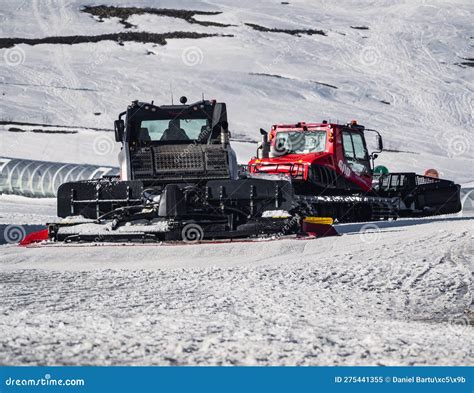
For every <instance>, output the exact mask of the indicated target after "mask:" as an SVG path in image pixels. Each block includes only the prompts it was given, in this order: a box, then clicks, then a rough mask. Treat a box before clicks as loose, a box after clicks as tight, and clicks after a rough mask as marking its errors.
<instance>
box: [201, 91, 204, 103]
mask: <svg viewBox="0 0 474 393" xmlns="http://www.w3.org/2000/svg"><path fill="white" fill-rule="evenodd" d="M201 95H202V100H203V101H204V92H202V93H201Z"/></svg>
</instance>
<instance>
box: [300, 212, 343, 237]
mask: <svg viewBox="0 0 474 393" xmlns="http://www.w3.org/2000/svg"><path fill="white" fill-rule="evenodd" d="M333 223H334V220H333V219H332V218H331V217H306V218H305V219H304V220H303V225H302V230H303V232H304V233H306V234H307V235H309V236H315V237H327V236H339V233H337V231H336V228H334V227H333V226H332V224H333Z"/></svg>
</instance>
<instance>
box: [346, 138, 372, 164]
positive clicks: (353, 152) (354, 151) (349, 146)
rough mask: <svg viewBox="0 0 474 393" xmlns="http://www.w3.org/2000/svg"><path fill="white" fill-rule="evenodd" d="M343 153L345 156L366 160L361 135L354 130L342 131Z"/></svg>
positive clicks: (366, 156) (365, 151)
mask: <svg viewBox="0 0 474 393" xmlns="http://www.w3.org/2000/svg"><path fill="white" fill-rule="evenodd" d="M342 142H343V145H344V155H345V157H346V158H352V159H356V160H368V154H367V150H366V149H365V146H364V140H363V138H362V135H361V134H359V133H356V132H346V131H343V132H342Z"/></svg>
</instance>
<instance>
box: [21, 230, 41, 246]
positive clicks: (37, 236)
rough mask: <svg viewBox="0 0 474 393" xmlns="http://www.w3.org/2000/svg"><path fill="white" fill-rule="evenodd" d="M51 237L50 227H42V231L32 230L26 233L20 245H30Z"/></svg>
mask: <svg viewBox="0 0 474 393" xmlns="http://www.w3.org/2000/svg"><path fill="white" fill-rule="evenodd" d="M48 238H49V232H48V229H42V230H40V231H36V232H32V233H29V234H28V235H26V236H25V237H24V238H23V240H22V241H21V242H20V243H19V244H18V245H19V246H23V247H24V246H28V245H30V244H33V243H41V242H42V241H46V240H48Z"/></svg>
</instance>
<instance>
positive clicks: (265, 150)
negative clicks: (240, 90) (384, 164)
mask: <svg viewBox="0 0 474 393" xmlns="http://www.w3.org/2000/svg"><path fill="white" fill-rule="evenodd" d="M368 131H370V132H374V133H375V136H376V138H377V145H378V146H377V147H378V148H377V150H376V151H373V152H370V153H369V151H368V148H367V143H366V138H365V133H366V132H368ZM260 133H261V135H262V141H261V143H260V144H259V146H258V148H257V157H254V158H252V159H251V160H250V161H249V163H248V171H249V172H250V173H251V174H252V175H256V174H261V173H264V174H273V175H278V174H279V175H286V176H288V177H290V178H291V179H292V183H293V187H294V189H295V194H296V198H297V199H298V200H299V203H301V204H305V203H306V204H307V206H308V210H310V211H312V214H316V215H318V216H324V217H332V218H334V219H337V220H338V221H339V222H349V221H369V220H380V219H388V218H397V217H399V216H403V217H420V216H432V215H439V214H448V213H456V212H458V211H460V210H461V202H460V186H459V185H457V184H454V183H453V182H452V181H448V180H442V179H436V178H431V177H427V176H422V175H417V174H415V173H409V172H404V173H389V174H385V175H380V176H378V177H374V173H373V167H374V160H375V159H376V158H377V157H378V154H379V153H380V152H382V150H383V142H382V136H381V135H380V133H379V132H378V131H376V130H372V129H366V128H365V127H364V126H362V125H359V124H357V122H356V121H352V122H350V123H348V124H333V123H328V122H327V121H322V122H321V123H304V122H299V123H296V124H279V125H273V126H272V128H271V131H270V132H269V133H268V132H266V131H265V130H263V129H260Z"/></svg>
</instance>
